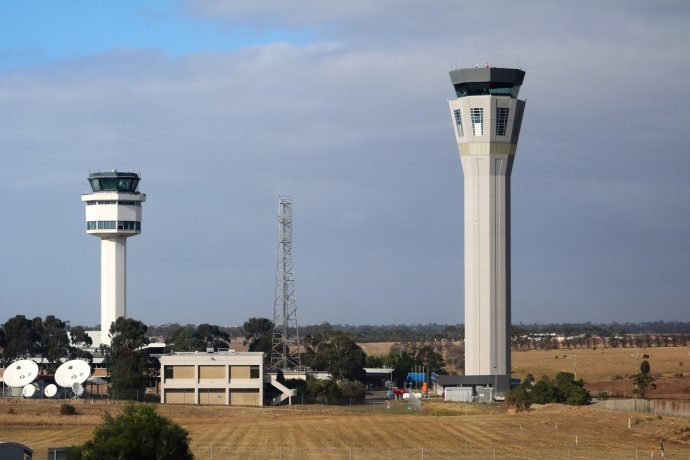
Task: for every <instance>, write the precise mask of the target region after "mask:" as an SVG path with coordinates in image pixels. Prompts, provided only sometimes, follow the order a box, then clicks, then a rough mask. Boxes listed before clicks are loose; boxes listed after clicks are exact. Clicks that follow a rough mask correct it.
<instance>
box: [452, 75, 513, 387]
mask: <svg viewBox="0 0 690 460" xmlns="http://www.w3.org/2000/svg"><path fill="white" fill-rule="evenodd" d="M524 77H525V72H523V71H522V70H518V69H507V68H492V67H489V66H488V65H487V66H486V67H485V68H473V69H457V70H453V71H451V72H450V79H451V82H452V84H453V87H454V89H455V94H456V96H457V98H456V99H452V100H451V101H449V104H450V115H451V120H452V123H453V131H454V132H455V140H456V141H457V144H458V151H459V153H460V162H461V163H462V170H463V173H464V176H465V375H466V376H468V379H474V380H476V383H478V384H481V383H484V384H490V385H491V386H494V387H496V390H497V391H499V392H500V391H505V390H507V389H509V388H510V368H511V363H510V174H511V171H512V168H513V161H514V159H515V151H516V149H517V143H518V137H519V135H520V125H521V123H522V114H523V112H524V109H525V101H521V100H519V99H518V98H517V96H518V92H519V90H520V86H521V85H522V81H523V79H524ZM469 376H476V378H475V377H469Z"/></svg>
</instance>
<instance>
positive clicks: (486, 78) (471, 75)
mask: <svg viewBox="0 0 690 460" xmlns="http://www.w3.org/2000/svg"><path fill="white" fill-rule="evenodd" d="M524 79H525V71H524V70H520V69H511V68H507V67H476V68H470V69H455V70H451V71H450V81H451V82H452V83H453V85H460V84H463V83H483V82H492V83H503V84H505V85H509V86H519V85H522V82H523V80H524Z"/></svg>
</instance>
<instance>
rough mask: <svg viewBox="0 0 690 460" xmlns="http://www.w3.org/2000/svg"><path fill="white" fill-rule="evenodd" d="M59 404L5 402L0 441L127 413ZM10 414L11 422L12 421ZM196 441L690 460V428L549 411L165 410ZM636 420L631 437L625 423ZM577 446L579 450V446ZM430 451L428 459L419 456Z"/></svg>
mask: <svg viewBox="0 0 690 460" xmlns="http://www.w3.org/2000/svg"><path fill="white" fill-rule="evenodd" d="M59 404H60V403H59V402H57V401H40V400H35V401H20V400H14V401H7V400H4V401H2V402H0V440H13V441H18V442H22V443H25V444H27V445H29V446H30V447H32V448H33V449H34V450H35V454H36V455H35V457H34V458H36V459H39V460H41V459H45V458H46V457H47V448H48V447H56V446H67V445H71V444H74V443H80V442H83V441H85V440H87V439H89V438H90V436H91V431H92V428H93V426H94V425H96V424H98V423H99V422H100V413H101V411H103V410H108V411H110V412H111V413H112V414H115V413H117V412H119V411H120V410H121V407H122V405H121V404H114V405H113V404H110V405H105V404H97V405H92V404H88V403H85V402H78V403H77V404H76V406H77V410H78V411H79V413H80V415H76V416H61V415H58V409H59ZM10 408H12V409H13V412H15V413H14V414H9V413H8V411H9V409H10ZM158 409H159V411H160V412H161V413H162V414H163V415H166V416H168V417H170V418H172V419H173V420H175V421H177V422H179V423H180V424H181V425H183V426H184V427H185V428H186V429H187V430H189V432H190V433H191V438H192V447H193V450H194V453H195V455H196V457H197V458H204V459H207V458H214V459H240V458H242V459H259V458H275V459H278V458H284V459H298V458H299V459H312V458H313V459H317V458H343V459H345V458H350V457H349V456H350V449H352V458H355V459H372V460H373V459H387V458H390V459H401V458H402V459H405V458H409V459H413V458H414V459H419V458H422V457H423V458H424V459H440V458H477V459H478V458H484V459H490V458H494V457H493V454H494V450H495V452H496V457H495V458H498V459H508V458H510V459H534V458H561V459H567V458H571V459H577V458H631V459H632V458H635V453H636V449H637V452H638V454H639V458H650V455H651V454H652V452H655V457H654V458H661V457H660V451H659V439H660V438H662V439H663V442H664V447H665V449H666V455H667V458H673V459H680V458H684V459H690V421H688V420H684V419H677V418H671V417H654V416H641V415H639V414H626V413H620V412H609V411H605V410H601V409H595V408H591V407H568V406H554V405H549V406H545V407H541V408H537V409H533V410H531V411H529V412H527V413H513V412H510V411H507V410H505V409H504V408H503V407H501V406H486V405H466V404H459V403H443V402H429V403H425V407H424V409H423V411H422V412H421V413H417V412H413V411H410V410H408V409H407V406H406V405H405V404H404V403H393V404H392V405H391V407H390V408H386V406H385V405H378V406H376V407H375V408H372V407H371V406H353V407H326V406H292V407H280V408H230V407H211V406H206V407H204V406H202V407H198V406H158ZM629 419H631V428H630V429H628V421H629ZM576 443H577V444H576ZM422 450H423V453H422Z"/></svg>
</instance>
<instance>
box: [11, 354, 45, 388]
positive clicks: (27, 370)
mask: <svg viewBox="0 0 690 460" xmlns="http://www.w3.org/2000/svg"><path fill="white" fill-rule="evenodd" d="M36 377H38V364H36V363H35V362H33V361H31V360H30V359H20V360H18V361H15V362H13V363H12V364H10V365H9V366H7V369H5V373H4V374H3V379H4V380H5V385H7V386H8V387H12V388H20V387H24V386H25V385H28V384H30V383H31V382H33V381H34V380H35V379H36Z"/></svg>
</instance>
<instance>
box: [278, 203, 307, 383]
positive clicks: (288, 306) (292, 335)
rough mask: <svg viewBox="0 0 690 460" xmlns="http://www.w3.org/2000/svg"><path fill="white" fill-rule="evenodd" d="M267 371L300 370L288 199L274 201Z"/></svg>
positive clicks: (290, 208) (290, 206)
mask: <svg viewBox="0 0 690 460" xmlns="http://www.w3.org/2000/svg"><path fill="white" fill-rule="evenodd" d="M273 324H274V328H273V340H272V349H271V367H272V368H274V369H295V370H296V369H301V368H302V362H301V360H300V354H299V351H300V341H299V329H298V327H297V298H296V296H295V264H294V262H293V260H292V197H291V196H279V197H278V270H277V274H276V290H275V300H274V302H273Z"/></svg>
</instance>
